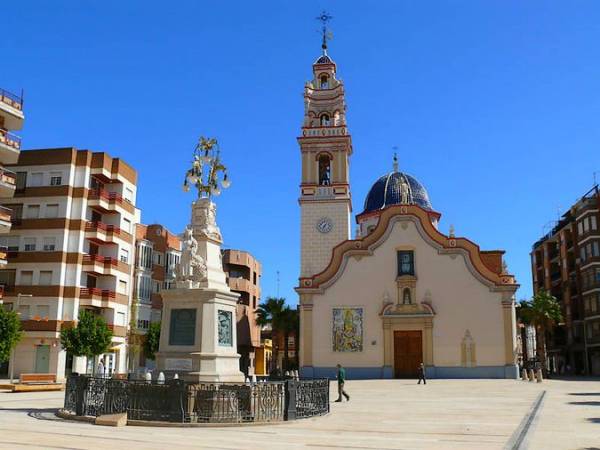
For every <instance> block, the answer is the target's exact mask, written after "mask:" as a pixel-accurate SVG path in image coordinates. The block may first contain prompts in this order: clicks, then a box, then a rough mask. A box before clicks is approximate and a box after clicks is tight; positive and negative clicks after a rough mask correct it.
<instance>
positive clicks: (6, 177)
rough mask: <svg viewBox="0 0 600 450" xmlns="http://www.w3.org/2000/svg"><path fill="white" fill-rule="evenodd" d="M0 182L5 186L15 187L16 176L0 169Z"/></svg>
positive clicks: (11, 172)
mask: <svg viewBox="0 0 600 450" xmlns="http://www.w3.org/2000/svg"><path fill="white" fill-rule="evenodd" d="M0 181H2V183H5V184H10V185H11V186H15V185H16V184H17V174H16V173H14V172H13V171H12V170H8V169H6V168H4V167H0Z"/></svg>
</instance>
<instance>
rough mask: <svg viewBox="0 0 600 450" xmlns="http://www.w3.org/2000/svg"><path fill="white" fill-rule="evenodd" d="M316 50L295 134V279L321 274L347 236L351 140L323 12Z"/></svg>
mask: <svg viewBox="0 0 600 450" xmlns="http://www.w3.org/2000/svg"><path fill="white" fill-rule="evenodd" d="M318 19H319V20H321V21H322V22H323V44H322V50H323V51H322V54H321V56H319V58H318V59H317V60H316V61H315V62H314V64H313V79H312V80H311V81H308V82H307V83H306V85H305V86H304V122H303V125H302V136H300V137H299V138H298V143H299V144H300V152H301V156H302V182H301V184H300V199H299V203H300V209H301V227H300V229H301V239H300V241H301V242H300V245H301V254H300V277H308V276H311V275H314V274H317V273H319V272H321V271H322V270H323V269H324V268H325V267H326V266H327V264H328V263H329V260H330V258H331V251H332V249H333V248H334V247H335V246H336V245H338V244H339V243H340V242H343V241H344V240H346V239H350V214H351V212H352V202H351V197H350V183H349V157H350V155H351V154H352V139H351V138H350V134H349V133H348V129H347V127H346V102H345V100H344V84H343V83H342V81H341V80H339V79H338V78H337V73H336V72H337V70H336V69H337V68H336V64H335V62H334V61H333V60H332V59H331V58H330V57H329V55H328V54H327V41H328V39H329V33H328V31H327V26H326V25H327V21H328V20H329V19H331V17H330V16H328V15H327V14H322V15H321V16H320V17H319V18H318Z"/></svg>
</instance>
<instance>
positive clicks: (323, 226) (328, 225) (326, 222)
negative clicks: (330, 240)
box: [317, 217, 333, 233]
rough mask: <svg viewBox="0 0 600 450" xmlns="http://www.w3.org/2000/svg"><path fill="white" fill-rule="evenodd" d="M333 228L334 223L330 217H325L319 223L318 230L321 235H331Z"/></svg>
mask: <svg viewBox="0 0 600 450" xmlns="http://www.w3.org/2000/svg"><path fill="white" fill-rule="evenodd" d="M332 228H333V222H331V219H330V218H329V217H323V218H321V219H319V221H318V222H317V230H318V231H319V232H321V233H329V232H330V231H331V229H332Z"/></svg>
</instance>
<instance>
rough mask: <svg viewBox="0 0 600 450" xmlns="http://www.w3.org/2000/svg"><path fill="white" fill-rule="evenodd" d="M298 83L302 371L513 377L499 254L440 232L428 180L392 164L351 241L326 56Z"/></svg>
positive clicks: (508, 287)
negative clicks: (300, 104) (339, 367)
mask: <svg viewBox="0 0 600 450" xmlns="http://www.w3.org/2000/svg"><path fill="white" fill-rule="evenodd" d="M322 47H323V52H322V55H321V56H320V57H319V58H318V59H317V60H316V61H315V62H314V64H313V78H312V80H311V81H309V82H307V83H306V85H305V88H304V122H303V125H302V133H301V136H300V137H298V143H299V145H300V151H301V160H302V181H301V184H300V198H299V204H300V209H301V227H300V228H301V255H300V258H301V261H300V278H299V284H298V287H297V288H296V291H297V293H298V295H299V308H300V355H299V357H300V371H301V374H302V375H303V376H305V377H332V376H334V375H335V370H336V369H335V367H336V365H337V364H341V365H342V366H344V367H345V368H346V372H347V376H348V378H351V379H352V378H354V379H357V378H407V377H415V376H416V373H417V368H418V366H419V365H420V364H421V363H423V364H424V365H425V368H426V373H427V376H428V377H430V378H512V379H515V378H517V377H518V367H517V365H516V320H515V292H516V290H517V289H518V287H519V286H518V284H516V281H515V278H514V276H512V275H510V274H509V273H507V268H506V265H505V264H504V262H503V254H504V252H503V251H501V250H492V251H483V250H481V249H480V248H479V246H478V245H477V244H475V243H473V242H472V241H470V240H469V239H467V238H464V237H457V236H455V235H454V232H453V230H452V229H451V230H450V232H449V234H448V235H446V234H444V233H442V232H441V231H440V230H439V229H438V223H439V221H440V218H441V214H440V213H439V212H437V211H436V210H435V209H434V207H433V205H432V202H431V201H430V199H429V195H428V193H427V190H426V189H425V187H424V186H423V185H422V184H421V183H419V181H418V180H417V179H416V178H415V177H413V176H411V175H409V174H406V173H403V172H402V171H400V170H399V169H398V164H397V162H396V161H395V158H394V164H393V167H392V171H391V172H390V173H387V174H385V175H383V176H380V177H379V178H378V179H377V180H376V181H375V182H374V183H373V186H372V187H371V189H370V191H369V193H368V194H367V197H366V199H365V201H364V208H363V210H362V212H360V213H359V214H358V215H357V216H356V223H357V230H356V238H355V239H351V225H350V220H351V215H352V204H351V195H350V178H349V160H350V157H351V156H352V152H353V148H352V139H351V136H350V132H349V129H348V126H347V123H346V104H345V100H344V85H343V83H342V81H340V80H338V78H337V67H336V64H335V62H334V61H333V59H332V58H331V57H330V56H329V55H328V54H327V41H326V38H325V34H324V39H323V46H322Z"/></svg>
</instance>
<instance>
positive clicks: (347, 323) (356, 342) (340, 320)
mask: <svg viewBox="0 0 600 450" xmlns="http://www.w3.org/2000/svg"><path fill="white" fill-rule="evenodd" d="M332 332H333V351H334V352H362V351H363V309H362V308H333V323H332Z"/></svg>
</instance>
